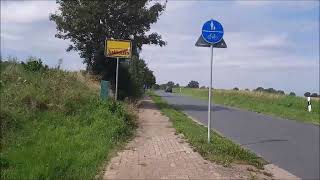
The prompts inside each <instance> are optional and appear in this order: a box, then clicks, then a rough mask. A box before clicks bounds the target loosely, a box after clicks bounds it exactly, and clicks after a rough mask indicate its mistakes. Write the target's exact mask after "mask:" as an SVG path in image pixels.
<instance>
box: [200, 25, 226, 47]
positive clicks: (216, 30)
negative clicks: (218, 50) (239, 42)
mask: <svg viewBox="0 0 320 180" xmlns="http://www.w3.org/2000/svg"><path fill="white" fill-rule="evenodd" d="M202 37H203V39H204V40H205V41H206V42H208V43H210V44H215V43H218V42H220V41H221V39H222V37H223V27H222V25H221V24H220V23H219V22H218V21H215V20H213V19H212V20H210V21H207V22H206V23H204V24H203V26H202Z"/></svg>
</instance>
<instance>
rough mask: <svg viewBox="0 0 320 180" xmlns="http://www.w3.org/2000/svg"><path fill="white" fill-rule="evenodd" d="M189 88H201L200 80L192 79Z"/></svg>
mask: <svg viewBox="0 0 320 180" xmlns="http://www.w3.org/2000/svg"><path fill="white" fill-rule="evenodd" d="M187 87H189V88H199V82H198V81H190V82H189V84H188V85H187Z"/></svg>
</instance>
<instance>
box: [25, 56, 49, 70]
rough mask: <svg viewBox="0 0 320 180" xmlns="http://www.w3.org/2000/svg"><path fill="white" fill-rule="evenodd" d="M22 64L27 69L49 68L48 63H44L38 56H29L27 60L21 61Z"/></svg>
mask: <svg viewBox="0 0 320 180" xmlns="http://www.w3.org/2000/svg"><path fill="white" fill-rule="evenodd" d="M21 64H22V65H23V68H24V69H25V70H27V71H33V72H36V71H40V70H44V69H48V66H47V65H45V66H44V65H43V64H42V61H41V59H40V58H36V57H29V58H28V59H27V62H26V63H24V62H21Z"/></svg>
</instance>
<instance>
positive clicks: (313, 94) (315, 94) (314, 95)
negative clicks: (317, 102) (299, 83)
mask: <svg viewBox="0 0 320 180" xmlns="http://www.w3.org/2000/svg"><path fill="white" fill-rule="evenodd" d="M310 97H318V94H317V93H312V94H311V95H310Z"/></svg>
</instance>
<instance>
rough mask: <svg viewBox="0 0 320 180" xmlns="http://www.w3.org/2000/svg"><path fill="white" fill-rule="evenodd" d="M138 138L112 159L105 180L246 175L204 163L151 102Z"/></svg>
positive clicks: (147, 103)
mask: <svg viewBox="0 0 320 180" xmlns="http://www.w3.org/2000/svg"><path fill="white" fill-rule="evenodd" d="M138 122H139V128H138V130H137V136H136V137H135V139H134V140H132V141H131V142H130V143H128V145H127V147H126V148H125V150H123V151H121V152H118V155H117V156H116V157H114V158H112V159H111V161H110V162H109V164H108V166H107V167H106V169H105V174H104V176H103V179H239V178H248V174H247V173H246V172H245V171H241V170H240V169H238V168H225V167H222V166H220V165H216V164H214V163H211V162H209V161H206V160H204V159H203V158H202V157H201V156H200V154H199V153H197V152H193V150H192V148H191V147H190V145H189V144H188V143H186V142H185V141H184V140H183V138H181V137H180V136H178V135H175V130H174V129H173V128H172V127H171V126H172V124H171V122H170V121H169V119H168V118H167V117H165V116H163V115H161V113H160V111H159V110H158V109H157V107H156V106H155V104H154V103H153V102H152V101H151V100H150V99H145V100H143V101H142V107H141V108H140V109H139V120H138Z"/></svg>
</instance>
